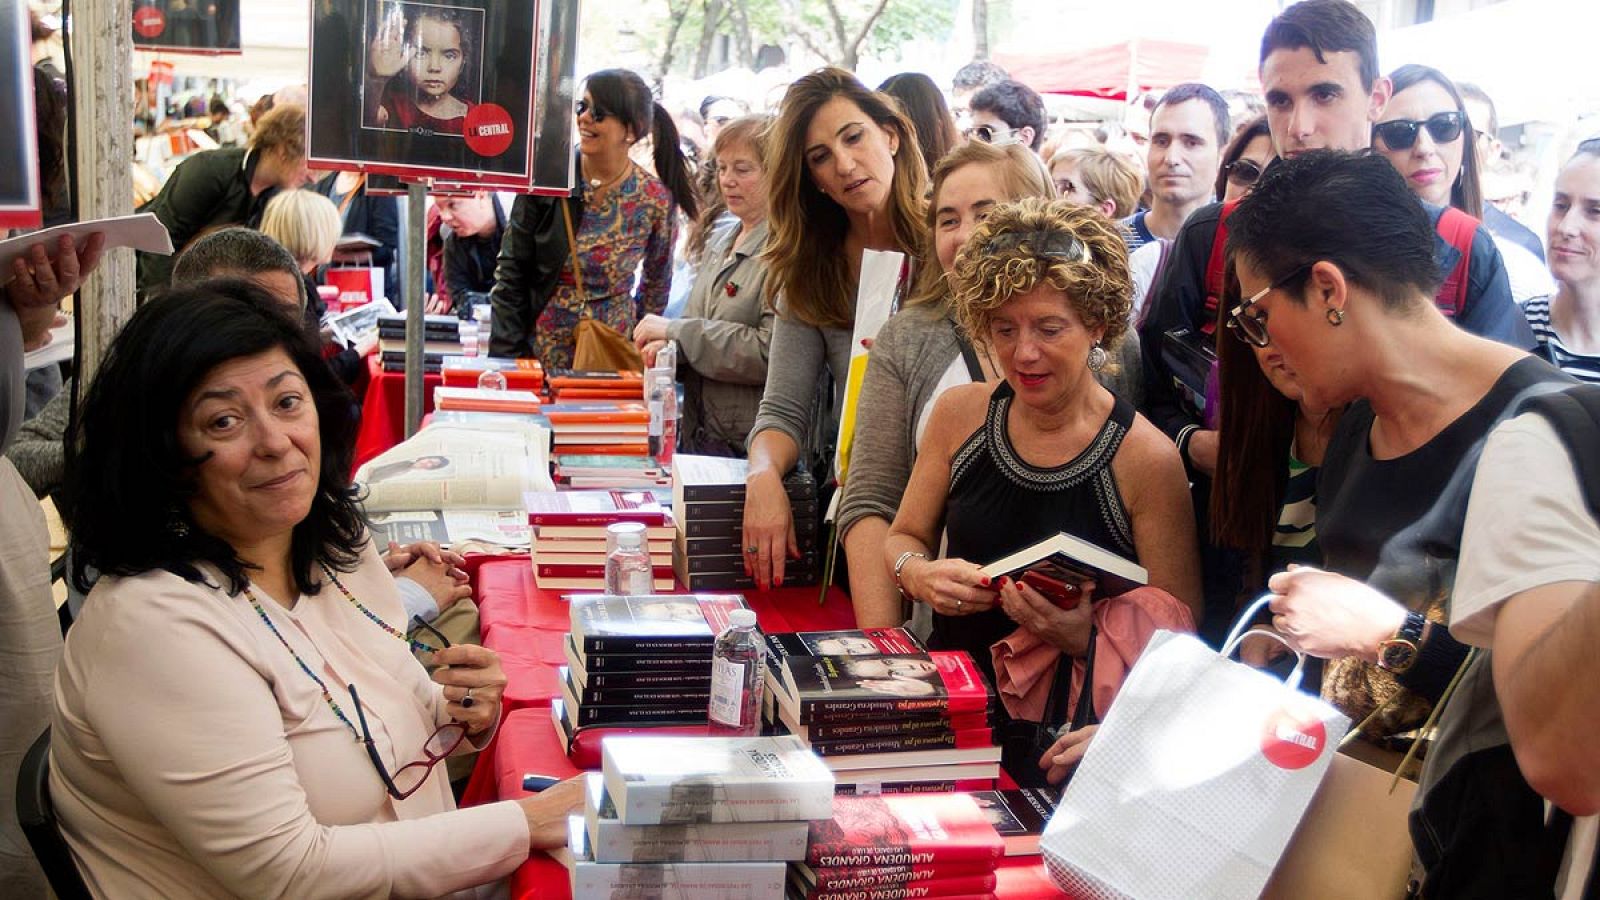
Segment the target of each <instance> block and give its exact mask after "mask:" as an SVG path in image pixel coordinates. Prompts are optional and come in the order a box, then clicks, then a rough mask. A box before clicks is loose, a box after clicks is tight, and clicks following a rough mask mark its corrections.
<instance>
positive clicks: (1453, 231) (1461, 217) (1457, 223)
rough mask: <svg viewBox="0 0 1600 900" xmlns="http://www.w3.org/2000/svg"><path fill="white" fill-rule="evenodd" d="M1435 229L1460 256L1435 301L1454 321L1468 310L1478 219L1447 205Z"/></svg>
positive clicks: (1435, 296)
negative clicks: (1469, 275)
mask: <svg viewBox="0 0 1600 900" xmlns="http://www.w3.org/2000/svg"><path fill="white" fill-rule="evenodd" d="M1434 230H1435V231H1437V232H1438V233H1439V237H1442V238H1444V240H1445V242H1446V243H1448V244H1449V245H1450V246H1452V247H1454V248H1456V251H1457V252H1458V253H1459V254H1460V256H1459V257H1458V258H1457V259H1456V265H1455V268H1453V269H1451V270H1450V274H1449V276H1448V277H1446V278H1445V280H1444V283H1443V284H1441V285H1439V293H1438V294H1436V295H1434V298H1433V302H1434V305H1436V306H1438V307H1439V311H1440V312H1442V313H1444V314H1445V315H1446V316H1447V317H1449V318H1452V319H1454V318H1455V317H1456V316H1459V315H1461V314H1462V313H1463V312H1464V311H1465V310H1466V308H1467V282H1468V280H1469V279H1468V277H1467V275H1468V269H1469V266H1470V264H1471V262H1472V239H1473V238H1474V237H1476V236H1477V233H1478V220H1477V219H1474V218H1473V217H1471V216H1469V215H1467V214H1466V213H1464V212H1462V211H1461V210H1459V209H1456V208H1455V207H1453V206H1447V207H1445V208H1444V211H1443V212H1442V213H1440V215H1439V221H1438V222H1436V223H1434Z"/></svg>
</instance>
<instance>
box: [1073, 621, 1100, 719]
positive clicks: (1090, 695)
mask: <svg viewBox="0 0 1600 900" xmlns="http://www.w3.org/2000/svg"><path fill="white" fill-rule="evenodd" d="M1099 643H1100V629H1099V628H1098V627H1096V626H1095V625H1093V624H1091V625H1090V626H1089V652H1088V653H1087V654H1085V655H1084V657H1083V688H1082V689H1081V690H1079V691H1078V706H1077V708H1076V709H1074V710H1073V711H1072V730H1073V731H1077V730H1078V729H1079V728H1086V727H1088V726H1090V725H1099V724H1100V716H1099V715H1097V714H1096V713H1095V711H1094V651H1095V646H1096V645H1098V644H1099Z"/></svg>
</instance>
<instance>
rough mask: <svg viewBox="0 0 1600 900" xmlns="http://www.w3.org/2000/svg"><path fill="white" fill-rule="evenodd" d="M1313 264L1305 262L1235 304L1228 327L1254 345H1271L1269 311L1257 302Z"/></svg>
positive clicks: (1247, 342)
mask: <svg viewBox="0 0 1600 900" xmlns="http://www.w3.org/2000/svg"><path fill="white" fill-rule="evenodd" d="M1312 265H1313V264H1312V263H1305V264H1304V265H1301V266H1297V267H1296V268H1295V269H1294V271H1292V272H1290V273H1289V274H1287V275H1285V276H1283V277H1282V278H1279V279H1278V280H1277V281H1274V282H1273V283H1271V284H1269V285H1267V286H1266V287H1264V288H1262V289H1261V290H1259V291H1256V292H1255V293H1254V294H1251V295H1250V299H1248V300H1246V301H1244V302H1243V303H1241V304H1239V305H1238V306H1235V307H1234V308H1233V311H1232V312H1231V313H1229V314H1228V329H1229V330H1230V331H1232V332H1233V334H1234V336H1235V337H1237V338H1238V339H1239V340H1241V341H1244V342H1245V343H1246V344H1249V345H1250V346H1252V347H1266V346H1268V345H1270V344H1271V343H1272V335H1271V334H1269V333H1268V332H1267V311H1266V310H1264V309H1258V308H1257V307H1256V304H1257V303H1260V302H1261V298H1262V297H1265V296H1266V295H1268V294H1270V293H1272V292H1273V291H1275V290H1277V289H1278V288H1281V287H1283V286H1284V285H1286V284H1288V283H1289V282H1291V281H1293V280H1295V279H1296V278H1299V277H1300V276H1301V275H1302V274H1303V273H1304V272H1305V271H1306V270H1307V269H1310V268H1311V266H1312Z"/></svg>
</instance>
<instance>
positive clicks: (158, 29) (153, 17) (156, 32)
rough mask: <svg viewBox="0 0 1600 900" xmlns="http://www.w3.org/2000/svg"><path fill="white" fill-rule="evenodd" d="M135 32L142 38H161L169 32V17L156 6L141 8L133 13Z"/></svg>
mask: <svg viewBox="0 0 1600 900" xmlns="http://www.w3.org/2000/svg"><path fill="white" fill-rule="evenodd" d="M133 30H134V31H135V32H136V33H138V35H139V36H140V37H147V38H154V37H160V36H161V33H162V32H163V31H166V30H167V16H166V14H165V13H163V12H162V11H161V10H159V9H157V8H156V7H154V6H141V7H139V8H138V9H136V10H134V11H133Z"/></svg>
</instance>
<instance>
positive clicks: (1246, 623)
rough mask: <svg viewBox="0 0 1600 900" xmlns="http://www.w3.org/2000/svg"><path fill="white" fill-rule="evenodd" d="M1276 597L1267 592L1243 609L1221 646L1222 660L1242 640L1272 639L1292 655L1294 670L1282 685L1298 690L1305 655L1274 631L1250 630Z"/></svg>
mask: <svg viewBox="0 0 1600 900" xmlns="http://www.w3.org/2000/svg"><path fill="white" fill-rule="evenodd" d="M1276 596H1277V594H1274V593H1272V592H1271V591H1268V592H1266V593H1265V594H1262V595H1261V596H1259V597H1257V598H1256V599H1255V601H1254V602H1252V603H1251V604H1250V605H1249V606H1248V607H1247V608H1246V609H1245V611H1244V612H1243V613H1242V614H1241V615H1240V616H1239V621H1237V622H1234V623H1233V630H1232V631H1230V632H1228V639H1227V640H1226V641H1224V642H1223V644H1222V655H1223V657H1224V658H1226V657H1230V656H1232V655H1233V651H1235V650H1237V649H1239V645H1240V644H1241V643H1243V642H1244V639H1245V638H1247V637H1265V638H1272V639H1273V640H1275V641H1277V642H1278V643H1280V644H1282V645H1283V646H1284V647H1286V648H1287V649H1288V650H1289V652H1290V653H1293V654H1294V656H1295V664H1294V669H1293V671H1291V672H1290V673H1289V677H1287V678H1285V679H1284V680H1283V683H1284V684H1286V685H1288V686H1289V688H1290V689H1291V690H1299V689H1300V678H1301V676H1302V675H1304V674H1305V671H1304V670H1305V667H1306V655H1305V654H1304V653H1302V652H1300V651H1299V650H1296V649H1295V648H1294V647H1293V646H1291V645H1290V644H1289V642H1288V641H1287V640H1285V639H1284V637H1283V635H1281V634H1279V633H1277V632H1276V631H1252V630H1250V623H1251V622H1252V621H1254V620H1255V617H1256V614H1257V613H1259V612H1261V610H1263V609H1265V608H1266V606H1267V604H1268V603H1271V602H1272V598H1273V597H1276Z"/></svg>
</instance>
